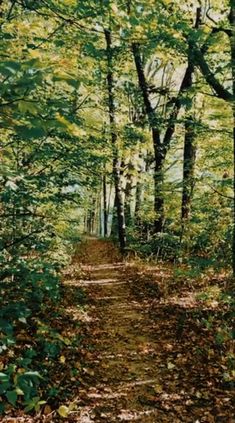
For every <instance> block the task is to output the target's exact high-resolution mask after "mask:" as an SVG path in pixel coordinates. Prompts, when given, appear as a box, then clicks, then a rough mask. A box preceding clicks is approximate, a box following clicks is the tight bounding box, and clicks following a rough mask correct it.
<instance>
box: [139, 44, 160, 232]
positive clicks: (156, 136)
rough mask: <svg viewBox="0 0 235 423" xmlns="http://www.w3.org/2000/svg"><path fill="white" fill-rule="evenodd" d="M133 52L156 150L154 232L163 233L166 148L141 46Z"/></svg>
mask: <svg viewBox="0 0 235 423" xmlns="http://www.w3.org/2000/svg"><path fill="white" fill-rule="evenodd" d="M132 52H133V56H134V61H135V66H136V71H137V75H138V80H139V87H140V89H141V92H142V96H143V101H144V106H145V110H146V114H147V117H148V121H149V126H150V128H151V132H152V140H153V149H154V159H155V167H154V212H155V220H154V232H155V233H157V232H162V230H163V225H164V198H163V190H162V188H163V187H162V186H163V182H164V174H163V163H164V159H165V152H164V148H163V147H164V146H163V144H162V143H161V137H160V131H159V130H158V125H157V119H156V114H155V111H154V109H153V107H152V105H151V101H150V98H149V93H148V85H147V81H146V78H145V74H144V69H143V64H142V59H141V56H140V48H139V44H137V43H133V44H132Z"/></svg>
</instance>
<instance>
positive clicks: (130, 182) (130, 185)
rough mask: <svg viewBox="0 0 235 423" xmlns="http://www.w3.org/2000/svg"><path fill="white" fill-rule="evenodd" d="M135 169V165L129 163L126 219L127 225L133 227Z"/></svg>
mask: <svg viewBox="0 0 235 423" xmlns="http://www.w3.org/2000/svg"><path fill="white" fill-rule="evenodd" d="M134 169H135V167H134V165H133V163H131V162H130V163H129V165H128V173H127V177H126V179H127V182H126V188H125V218H126V224H127V226H128V225H131V223H132V200H133V186H134V176H133V170H134Z"/></svg>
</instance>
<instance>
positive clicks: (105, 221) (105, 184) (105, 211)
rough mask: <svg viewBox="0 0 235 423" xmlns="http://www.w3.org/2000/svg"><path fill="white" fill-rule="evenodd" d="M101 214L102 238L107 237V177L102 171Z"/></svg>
mask: <svg viewBox="0 0 235 423" xmlns="http://www.w3.org/2000/svg"><path fill="white" fill-rule="evenodd" d="M103 208H104V210H103V213H104V221H103V224H104V236H105V237H107V236H108V210H107V177H106V172H105V169H104V174H103Z"/></svg>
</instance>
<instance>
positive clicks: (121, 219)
mask: <svg viewBox="0 0 235 423" xmlns="http://www.w3.org/2000/svg"><path fill="white" fill-rule="evenodd" d="M104 33H105V40H106V55H107V64H108V71H107V85H108V106H109V121H110V130H111V142H112V147H113V177H114V185H115V195H116V208H117V220H118V237H119V244H120V250H121V252H122V253H124V252H125V248H126V227H125V212H124V199H123V193H122V185H121V174H120V171H121V162H120V157H119V151H118V145H117V132H116V120H115V103H114V90H113V86H114V81H113V70H112V67H113V49H112V38H111V31H110V30H107V29H106V30H105V31H104Z"/></svg>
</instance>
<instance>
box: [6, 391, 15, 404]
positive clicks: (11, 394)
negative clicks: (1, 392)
mask: <svg viewBox="0 0 235 423" xmlns="http://www.w3.org/2000/svg"><path fill="white" fill-rule="evenodd" d="M6 397H7V400H8V402H9V403H10V404H12V405H14V406H15V405H16V401H17V393H16V391H15V390H14V391H7V393H6Z"/></svg>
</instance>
